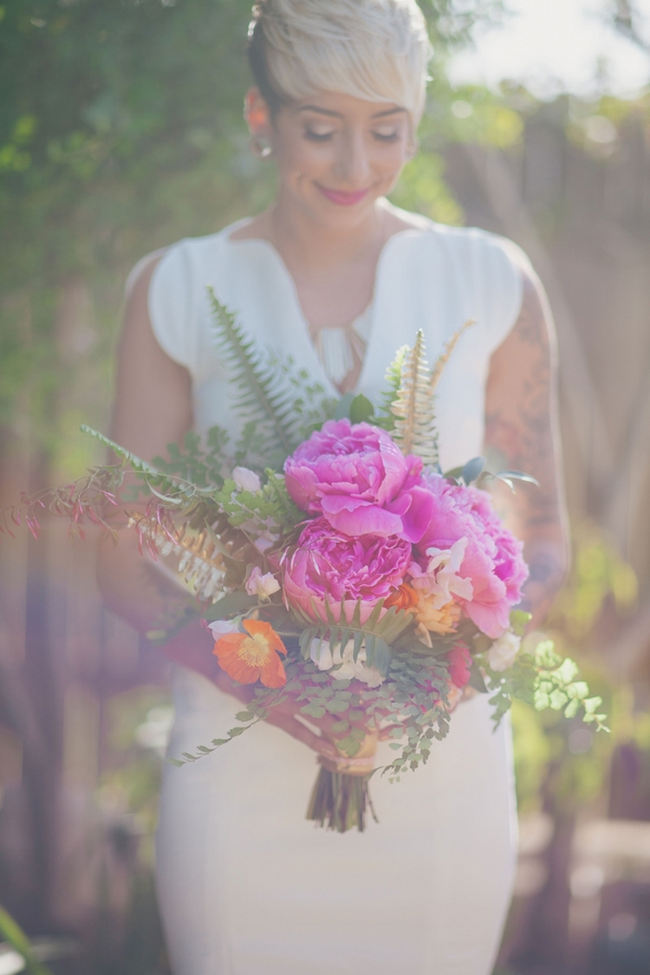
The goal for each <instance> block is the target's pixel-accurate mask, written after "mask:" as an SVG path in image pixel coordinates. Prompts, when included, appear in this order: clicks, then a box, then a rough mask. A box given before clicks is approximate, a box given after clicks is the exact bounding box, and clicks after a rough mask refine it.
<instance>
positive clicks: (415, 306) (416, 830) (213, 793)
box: [149, 220, 522, 975]
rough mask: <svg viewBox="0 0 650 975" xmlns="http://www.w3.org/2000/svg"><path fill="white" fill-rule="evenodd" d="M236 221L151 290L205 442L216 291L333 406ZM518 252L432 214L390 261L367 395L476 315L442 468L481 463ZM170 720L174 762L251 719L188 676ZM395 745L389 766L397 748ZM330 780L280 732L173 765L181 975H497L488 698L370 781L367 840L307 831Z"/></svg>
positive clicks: (223, 388) (271, 259)
mask: <svg viewBox="0 0 650 975" xmlns="http://www.w3.org/2000/svg"><path fill="white" fill-rule="evenodd" d="M242 223H243V222H242ZM238 226H241V224H236V225H234V226H232V227H229V228H226V229H225V230H223V231H222V232H220V233H218V234H215V235H212V236H208V237H202V238H197V239H191V240H183V241H181V242H180V243H178V244H176V245H174V246H173V247H171V248H170V249H169V250H168V251H167V252H166V254H165V256H164V257H163V259H162V261H161V262H160V264H159V265H158V267H157V269H156V271H155V274H154V277H153V280H152V285H151V290H150V298H149V308H150V314H151V319H152V323H153V327H154V331H155V334H156V336H157V338H158V340H159V342H160V344H161V346H162V347H163V349H164V350H165V351H166V352H167V353H168V354H169V355H170V356H171V357H172V358H173V359H175V360H176V361H178V362H181V363H183V364H184V365H185V366H187V368H188V369H189V371H190V373H191V375H192V379H193V388H194V408H195V418H196V425H197V428H198V429H199V430H205V429H207V428H208V427H209V426H210V425H212V424H214V423H219V424H221V425H222V426H226V427H228V428H229V429H232V430H234V429H236V426H237V420H236V417H235V416H234V415H233V413H232V409H231V402H232V395H231V391H230V389H229V388H228V386H227V384H226V374H225V371H224V367H223V365H222V363H221V362H220V359H219V355H218V352H217V349H216V348H215V343H214V337H213V332H212V326H211V314H210V309H209V303H208V298H207V294H206V287H207V286H208V285H211V286H212V287H213V288H214V290H215V293H216V295H217V296H218V297H219V299H220V300H221V301H222V302H223V303H224V304H225V305H227V306H228V307H229V308H230V309H231V310H232V311H233V312H235V313H236V315H237V317H238V320H239V322H240V323H241V324H242V325H243V326H244V327H245V328H246V330H247V331H248V332H249V333H250V335H251V336H252V337H254V339H255V341H256V342H258V343H259V344H260V345H266V346H269V347H271V348H272V349H274V350H275V351H277V352H280V353H281V354H282V353H284V354H288V353H291V354H292V355H293V357H294V359H295V360H296V361H297V362H298V363H299V364H300V365H302V366H304V367H305V368H306V369H307V370H308V371H309V373H310V375H311V376H313V377H314V378H316V379H318V380H320V381H321V383H322V384H323V386H324V387H325V388H326V389H328V390H329V391H330V392H333V388H332V387H331V384H330V382H329V380H328V378H327V376H326V374H325V372H324V370H323V366H322V364H321V362H320V360H319V358H318V356H317V353H316V350H315V348H314V345H313V344H312V342H311V340H310V337H309V332H308V328H307V325H306V323H305V321H304V318H303V316H302V313H301V310H300V306H299V302H298V298H297V294H296V290H295V287H294V284H293V281H292V279H291V277H290V275H289V273H288V271H287V269H286V267H285V266H284V264H283V262H282V259H281V258H280V256H279V254H278V253H277V252H276V251H275V250H274V249H273V247H272V246H271V245H270V244H269V243H268V242H265V241H263V240H258V239H236V240H232V239H231V234H232V232H233V230H234V229H236V227H238ZM511 248H512V245H511V244H510V243H509V242H506V241H504V240H502V239H501V238H497V237H494V236H492V235H490V234H487V233H484V232H482V231H477V230H465V229H458V228H449V227H444V226H441V225H437V224H433V223H430V222H429V221H424V220H423V221H422V225H421V227H420V228H416V229H410V230H405V231H402V232H400V233H398V234H396V235H395V236H394V237H392V238H391V239H390V240H389V241H388V243H387V244H386V245H385V248H384V250H383V252H382V254H381V257H380V260H379V264H378V268H377V276H376V283H375V291H374V296H373V303H372V311H371V322H370V331H369V336H368V345H367V351H366V357H365V362H364V366H363V370H362V373H361V377H360V380H359V383H358V390H359V391H361V392H364V393H365V394H366V395H368V396H369V397H370V398H372V397H376V395H377V394H378V393H379V392H380V391H381V390H382V388H383V379H384V373H385V370H386V367H387V365H388V364H389V362H390V361H391V360H392V357H393V354H394V352H395V349H396V348H397V347H398V346H400V345H402V344H404V343H412V342H413V340H414V338H415V334H416V331H417V330H418V329H419V328H421V329H423V331H424V334H425V338H426V343H427V348H428V350H429V356H430V360H433V359H434V358H435V356H436V355H437V354H438V352H439V351H440V350H441V348H442V346H443V343H444V342H445V341H446V340H447V339H448V338H449V337H450V336H451V335H452V334H453V333H454V332H455V330H456V329H457V328H458V327H459V326H460V325H461V324H462V323H463V322H464V321H465V320H466V319H468V318H472V319H475V320H476V325H475V326H473V327H472V328H471V329H468V330H467V331H466V332H465V334H464V335H463V337H462V339H461V340H460V342H459V344H458V347H457V349H456V351H455V352H454V354H453V356H452V359H451V361H450V362H449V364H448V366H447V367H446V370H445V373H444V376H443V379H442V382H441V384H440V387H439V394H438V402H437V417H438V424H439V428H440V453H441V461H442V464H443V467H445V468H448V467H451V466H453V465H456V464H458V463H460V462H463V461H465V460H467V459H469V458H470V457H473V456H475V455H477V454H478V453H480V452H481V446H482V438H483V423H484V402H483V401H484V387H485V380H486V375H487V370H488V364H489V358H490V355H491V353H492V351H493V350H494V349H495V348H496V347H497V346H498V345H499V344H500V342H501V341H502V340H503V338H504V337H505V336H506V334H507V333H508V331H509V329H510V328H511V327H512V325H513V323H514V322H515V320H516V318H517V315H518V311H519V308H520V304H521V297H522V286H521V279H520V272H519V270H518V268H517V264H516V261H515V260H514V259H513V255H512V250H511ZM210 650H211V647H210V644H209V642H208V641H207V639H206V653H210ZM174 706H175V722H174V726H173V731H172V735H171V741H170V744H169V752H170V754H171V755H179V754H180V753H182V752H183V751H186V750H187V751H192V750H193V749H194V748H195V747H196V746H197V745H198V744H201V743H204V742H209V741H210V740H211V739H212V738H214V737H218V736H220V735H222V734H223V732H224V731H226V730H227V729H228V728H230V727H232V726H233V723H234V722H233V714H234V712H235V711H237V710H239V708H240V705H238V704H237V702H235V701H234V700H233V699H232V698H231V697H229V696H227V695H226V694H223V693H222V692H221V691H219V690H218V689H217V688H216V687H214V686H213V685H212V684H211V683H209V682H208V681H207V680H206V679H205V678H203V677H201V676H199V675H198V674H196V673H194V672H192V671H189V670H186V669H185V668H183V667H178V668H176V675H175V679H174ZM385 749H387V745H381V746H380V755H379V761H380V763H381V762H382V760H389V759H390V757H392V755H393V754H394V753H393V752H391V751H387V750H385ZM316 773H317V763H316V758H315V755H314V753H313V752H312V751H310V750H309V749H308V748H307V747H306V746H305V745H303V744H301V743H300V742H298V741H296V740H294V739H293V738H291V737H290V736H289V735H287V734H286V733H284V732H283V731H280V730H279V729H278V728H275V727H272V726H270V725H267V724H259V725H257V726H255V727H254V728H252V729H251V730H250V731H249V732H246V734H244V735H243V736H242V737H241V738H238V739H236V740H235V741H233V742H232V743H231V744H229V745H227V746H225V747H224V748H222V749H220V750H218V751H216V752H215V753H213V754H212V755H210V756H209V757H206V758H204V759H202V760H201V761H199V762H196V763H195V764H192V765H188V766H184V767H182V768H175V767H172V766H171V765H168V766H167V767H166V769H165V773H164V782H163V789H162V798H161V806H160V821H159V827H158V833H157V878H158V893H159V901H160V907H161V912H162V916H163V921H164V927H165V932H166V937H167V943H168V947H169V954H170V959H171V964H172V968H173V971H174V973H175V975H397V973H402V972H407V973H408V975H489V973H490V972H491V971H492V966H493V963H494V958H495V954H496V951H497V948H498V944H499V940H500V936H501V932H502V926H503V923H504V920H505V916H506V912H507V908H508V904H509V900H510V896H511V890H512V883H513V875H514V868H515V838H516V825H515V823H516V819H515V807H514V792H513V780H512V761H511V752H510V732H509V728H508V724H507V722H504V723H503V724H502V725H501V727H500V728H499V730H498V731H496V733H495V732H494V731H493V725H492V721H491V717H490V708H489V706H488V702H487V700H486V698H485V697H484V696H478V697H476V698H474V699H472V700H470V701H468V702H466V703H463V704H462V705H461V706H460V707H459V708H458V710H457V711H456V712H455V714H454V716H453V718H452V722H451V731H450V734H449V736H448V737H447V738H446V739H445V741H443V742H441V743H436V744H435V746H434V748H433V749H432V752H431V758H430V761H429V763H428V764H427V765H426V766H424V767H422V768H420V769H418V770H417V771H415V772H412V773H408V774H406V775H404V776H403V777H402V781H401V782H399V783H397V784H390V783H389V782H388V781H387V779H386V778H383V779H382V778H381V777H379V776H377V777H375V778H374V779H373V781H372V783H371V791H372V796H373V801H374V805H375V808H376V810H377V814H378V816H379V820H380V822H379V824H375V823H374V822H372V821H370V822H369V824H368V826H367V828H366V831H365V832H363V833H359V832H356V831H355V832H349V833H346V834H338V833H334V832H329V831H326V830H323V829H320V828H318V827H316V826H315V825H314V824H313V823H311V822H307V820H306V819H305V811H306V807H307V801H308V797H309V793H310V789H311V787H312V785H313V782H314V780H315V777H316Z"/></svg>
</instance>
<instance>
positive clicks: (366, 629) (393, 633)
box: [291, 600, 413, 675]
mask: <svg viewBox="0 0 650 975" xmlns="http://www.w3.org/2000/svg"><path fill="white" fill-rule="evenodd" d="M361 606H362V603H361V601H360V600H359V601H357V602H356V603H355V604H354V607H353V608H352V610H351V611H350V609H349V607H348V608H347V611H346V607H345V600H342V601H341V603H340V605H338V606H337V608H336V611H335V610H334V608H333V606H331V605H330V604H329V603H328V602H325V616H326V619H325V620H323V621H320V622H317V621H315V620H314V617H313V615H309V614H307V613H306V612H304V611H303V610H301V609H300V608H298V607H294V606H292V607H291V614H292V616H294V618H296V619H297V620H298V622H299V623H300V624H301V625H302V626H303V627H304V629H303V630H302V631H301V633H300V637H299V642H300V649H301V652H302V656H303V658H304V659H306V660H308V659H309V656H310V644H311V642H312V640H322V641H324V642H326V643H327V644H328V645H329V647H330V650H331V651H332V652H334V651H335V650H337V649H339V648H340V649H341V650H343V648H344V647H345V646H346V645H347V644H348V643H352V644H353V648H354V651H353V656H354V659H355V660H357V658H358V656H359V653H360V651H361V647H362V646H363V647H364V648H365V651H366V665H367V666H368V667H376V668H377V670H379V671H380V672H381V673H382V674H384V675H386V674H387V673H388V668H389V666H390V661H391V656H392V645H393V643H394V642H395V641H396V640H397V639H398V637H400V636H401V635H402V634H403V633H404V632H405V631H406V630H408V629H409V627H411V626H412V624H413V616H412V614H411V613H407V612H405V611H404V610H401V609H397V608H396V607H394V606H392V607H391V608H390V609H388V610H384V600H379V601H378V602H377V604H376V605H375V606H374V607H373V610H372V612H371V614H370V616H369V617H368V618H367V619H366V620H365V622H363V623H362V622H361Z"/></svg>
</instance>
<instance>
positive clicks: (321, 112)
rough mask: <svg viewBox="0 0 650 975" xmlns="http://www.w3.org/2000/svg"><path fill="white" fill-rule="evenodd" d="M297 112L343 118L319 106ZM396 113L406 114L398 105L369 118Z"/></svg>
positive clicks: (309, 106) (340, 114)
mask: <svg viewBox="0 0 650 975" xmlns="http://www.w3.org/2000/svg"><path fill="white" fill-rule="evenodd" d="M298 111H299V112H318V114H319V115H327V116H329V117H330V118H343V117H344V115H343V112H334V111H332V109H330V108H321V107H320V106H319V105H301V106H300V108H299V109H298ZM398 112H406V109H405V108H401V107H400V106H399V105H398V106H396V107H395V108H385V109H382V111H381V112H375V113H374V114H373V115H371V118H373V119H375V118H385V117H386V116H387V115H396V114H397V113H398Z"/></svg>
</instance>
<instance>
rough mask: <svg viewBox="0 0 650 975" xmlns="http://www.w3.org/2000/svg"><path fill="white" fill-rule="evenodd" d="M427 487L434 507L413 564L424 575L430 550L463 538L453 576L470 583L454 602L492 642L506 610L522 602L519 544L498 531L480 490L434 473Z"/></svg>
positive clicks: (504, 622)
mask: <svg viewBox="0 0 650 975" xmlns="http://www.w3.org/2000/svg"><path fill="white" fill-rule="evenodd" d="M426 484H427V487H428V488H429V490H430V491H431V492H432V493H433V495H434V498H435V503H434V506H433V514H432V517H431V520H430V522H429V524H428V525H427V527H426V529H425V531H424V533H423V535H422V537H421V538H420V541H419V543H418V545H417V548H416V555H417V558H418V562H419V563H420V565H421V566H422V568H423V569H424V570H425V571H426V568H427V563H428V560H427V553H428V552H429V550H430V549H437V550H440V549H451V548H452V546H453V545H454V543H455V542H457V541H458V539H460V538H465V539H467V542H466V547H465V553H464V555H463V559H462V562H461V564H460V567H459V568H458V570H457V574H458V576H459V577H461V578H464V579H468V580H469V581H470V582H471V584H472V595H471V598H467V599H460V600H459V602H460V603H461V605H462V607H463V609H464V612H465V613H466V614H467V616H469V618H470V619H471V620H472V621H473V622H474V623H475V624H476V626H477V627H478V628H479V629H480V630H481V631H482V632H483V633H485V634H486V635H487V636H490V637H493V638H497V637H499V636H501V634H502V633H503V632H505V630H506V629H507V628H508V625H509V618H510V609H511V607H512V606H515V605H516V604H517V603H518V602H519V600H520V599H521V587H522V585H523V583H524V582H525V580H526V578H527V576H528V569H527V567H526V563H525V562H524V559H523V557H522V545H521V542H519V541H517V539H515V538H514V537H513V536H512V535H511V534H510V532H508V531H507V530H506V529H505V528H504V527H503V525H502V523H501V521H500V520H499V518H498V516H497V515H496V513H495V511H494V509H493V508H492V505H491V503H490V499H489V496H488V495H487V494H486V493H485V492H484V491H480V490H478V489H477V488H474V487H466V486H464V485H456V484H450V483H449V482H448V481H446V480H445V479H444V478H443V477H441V476H439V475H428V476H427V478H426Z"/></svg>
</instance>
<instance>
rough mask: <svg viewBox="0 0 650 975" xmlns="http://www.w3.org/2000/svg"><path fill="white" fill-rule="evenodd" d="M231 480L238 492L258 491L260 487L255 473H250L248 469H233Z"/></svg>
mask: <svg viewBox="0 0 650 975" xmlns="http://www.w3.org/2000/svg"><path fill="white" fill-rule="evenodd" d="M232 479H233V481H234V482H235V485H236V486H237V487H238V488H239V490H240V491H259V490H260V488H261V487H262V482H261V481H260V479H259V477H258V476H257V474H256V473H255V471H250V470H249V469H248V467H235V468H234V470H233V472H232Z"/></svg>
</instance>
